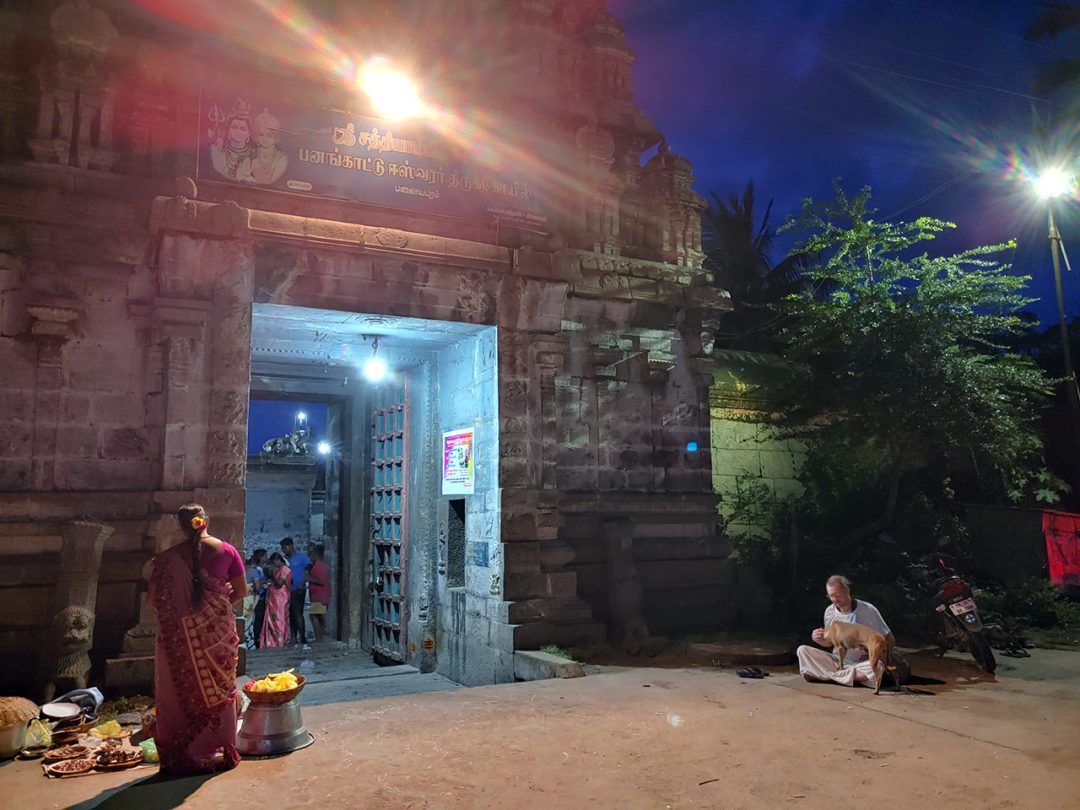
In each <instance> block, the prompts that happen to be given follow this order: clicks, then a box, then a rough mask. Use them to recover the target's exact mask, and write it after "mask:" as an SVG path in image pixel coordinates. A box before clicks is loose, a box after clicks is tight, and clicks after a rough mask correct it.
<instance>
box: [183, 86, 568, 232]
mask: <svg viewBox="0 0 1080 810" xmlns="http://www.w3.org/2000/svg"><path fill="white" fill-rule="evenodd" d="M200 120H201V122H202V126H201V127H200V129H201V133H200V135H201V139H202V141H201V145H200V148H199V161H198V171H197V175H198V177H199V179H202V180H214V181H217V182H225V183H238V184H241V185H246V186H254V187H257V188H270V189H278V190H281V191H292V192H298V193H301V194H313V195H316V196H319V197H334V198H338V199H344V200H352V201H354V202H360V203H366V204H370V205H381V206H387V207H390V208H397V209H404V210H408V211H418V212H423V213H429V214H436V215H440V216H450V217H456V218H459V219H470V220H478V221H484V222H493V221H495V220H498V221H500V222H505V223H508V224H514V225H518V226H520V227H523V228H528V229H529V230H535V231H543V232H547V231H549V230H550V227H549V224H548V216H547V214H546V212H545V211H544V207H543V206H542V205H541V203H540V200H539V198H538V195H537V189H536V186H535V184H534V183H530V182H529V178H527V177H525V176H523V175H524V173H523V172H522V170H521V167H519V166H516V165H501V166H485V165H480V164H478V163H475V162H471V161H469V160H468V159H467V158H466V156H465V153H464V152H463V150H462V149H461V148H455V147H454V146H452V145H451V144H449V143H448V142H447V141H446V139H445V138H441V137H438V136H437V135H434V134H432V133H431V132H430V130H426V129H425V128H424V127H423V126H422V125H420V124H417V123H412V124H409V123H401V124H394V123H392V122H388V121H383V120H380V119H377V118H368V117H365V116H361V115H353V114H351V113H345V112H341V111H338V110H328V109H323V108H319V107H301V106H297V105H293V104H285V103H280V102H275V101H273V100H270V99H257V98H250V97H247V98H243V97H236V96H229V95H226V94H216V95H215V94H207V93H205V92H204V93H203V95H202V101H201V110H200Z"/></svg>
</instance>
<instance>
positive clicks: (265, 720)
mask: <svg viewBox="0 0 1080 810" xmlns="http://www.w3.org/2000/svg"><path fill="white" fill-rule="evenodd" d="M314 741H315V738H314V737H313V736H312V735H311V733H310V732H309V731H308V730H307V727H306V726H305V725H304V720H303V718H302V717H301V716H300V705H299V703H297V701H296V699H295V698H294V699H293V700H290V701H288V702H287V703H281V704H271V703H251V704H249V705H248V707H247V711H246V712H245V713H244V722H243V725H242V726H241V727H240V733H239V734H238V735H237V736H236V750H237V751H239V752H240V753H241V754H243V755H245V756H255V757H265V756H274V755H275V754H287V753H289V752H290V751H297V750H299V749H301V748H306V747H307V746H309V745H311V743H313V742H314Z"/></svg>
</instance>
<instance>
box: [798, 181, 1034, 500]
mask: <svg viewBox="0 0 1080 810" xmlns="http://www.w3.org/2000/svg"><path fill="white" fill-rule="evenodd" d="M836 193H837V199H836V201H835V202H834V203H830V204H827V205H819V204H815V203H814V202H813V201H812V200H807V201H806V202H805V203H804V206H803V212H802V216H801V217H800V218H799V219H798V220H796V221H794V222H793V223H790V224H789V226H787V227H799V228H804V229H807V230H809V231H810V232H811V233H810V236H809V237H808V238H807V239H806V241H805V242H804V243H803V244H802V245H800V246H799V248H797V249H798V250H800V251H802V252H804V253H808V254H810V255H813V256H815V257H816V261H815V263H814V264H813V265H811V266H809V267H807V268H805V269H804V274H805V275H806V276H807V277H808V278H809V280H810V282H811V289H810V290H808V291H807V292H806V293H804V294H801V295H795V296H791V297H790V298H789V299H788V300H787V301H786V304H785V309H786V311H787V313H788V314H789V315H790V316H791V318H790V323H791V324H792V325H791V326H790V327H789V328H788V329H786V330H785V332H784V334H783V339H784V343H785V350H784V357H785V359H787V360H789V361H792V362H793V363H794V364H796V366H797V367H799V368H800V369H802V372H803V373H802V376H801V378H800V380H799V381H798V382H797V383H796V384H795V385H794V386H793V390H792V392H791V393H792V395H793V407H792V408H791V409H790V410H789V416H790V420H791V422H792V424H794V425H799V426H805V425H808V424H812V425H813V428H812V429H810V432H812V433H813V434H814V435H815V436H816V437H817V438H818V441H819V442H821V443H823V444H826V445H829V444H831V445H834V446H840V447H843V446H845V445H846V446H858V445H859V444H860V443H867V444H868V445H869V446H871V447H873V448H876V449H877V450H879V451H880V452H881V453H882V454H883V460H884V461H883V463H884V464H885V466H886V468H887V470H888V474H889V475H890V476H892V478H893V479H894V483H895V481H898V480H899V476H900V475H901V474H904V473H909V472H912V471H920V470H925V469H928V468H930V467H932V466H934V465H945V466H946V467H948V466H949V465H950V464H952V465H957V464H965V465H974V466H975V467H976V469H979V470H981V471H982V473H983V474H984V475H985V473H986V471H987V470H994V471H995V472H996V473H997V480H998V481H1000V482H1001V483H1002V484H1004V482H1005V481H1006V480H1011V479H1012V478H1013V477H1014V476H1015V475H1016V473H1017V471H1022V470H1024V469H1026V468H1030V466H1031V465H1032V464H1033V463H1034V459H1036V458H1037V457H1038V453H1039V450H1040V449H1041V442H1040V439H1039V436H1038V434H1037V432H1036V425H1035V422H1034V417H1035V416H1036V414H1037V410H1038V407H1039V405H1041V404H1042V402H1043V401H1044V400H1045V398H1046V397H1047V395H1048V393H1049V391H1050V381H1049V380H1048V378H1047V377H1046V375H1045V374H1044V373H1043V372H1042V371H1041V370H1040V369H1039V368H1038V367H1037V366H1036V365H1035V364H1034V363H1033V362H1032V361H1031V360H1030V358H1027V357H1023V356H1021V355H1018V354H1015V353H1011V352H1009V351H1007V350H1006V349H1005V348H1004V341H1005V339H1006V338H1007V337H1008V336H1010V335H1015V334H1017V333H1019V332H1021V331H1022V330H1024V329H1025V328H1026V327H1027V324H1026V323H1025V322H1024V321H1023V320H1022V319H1021V318H1020V317H1018V316H1017V312H1018V311H1019V310H1020V309H1021V308H1022V307H1023V306H1025V305H1026V304H1028V303H1030V302H1031V300H1032V299H1030V298H1027V297H1025V296H1024V295H1023V294H1022V289H1023V287H1024V286H1025V284H1026V282H1027V280H1028V279H1027V277H1025V276H1016V275H1012V274H1010V273H1009V272H1008V269H1009V266H1008V265H1007V264H1004V263H1002V262H1001V261H1000V260H999V258H998V257H999V256H1000V255H1001V254H1002V253H1003V252H1005V251H1008V250H1011V249H1012V247H1013V245H1012V243H1003V244H998V245H987V246H984V247H977V248H972V249H970V250H966V251H963V252H961V253H958V254H955V255H951V256H944V257H932V256H930V255H928V254H927V253H925V252H923V253H917V252H916V250H917V249H918V248H919V246H920V245H921V244H922V243H925V242H928V241H930V240H932V239H934V238H935V237H936V236H937V234H939V233H941V232H942V231H944V230H945V229H947V228H952V227H954V226H953V225H952V224H951V223H947V222H942V221H940V220H936V219H932V218H930V217H921V218H919V219H917V220H915V221H913V222H902V223H895V224H894V223H889V222H879V221H876V220H874V219H873V211H872V210H871V209H870V208H869V207H868V205H867V203H868V201H869V196H870V194H869V190H868V189H863V190H862V191H861V192H860V193H859V194H858V195H856V196H855V197H851V198H849V197H847V196H846V195H845V194H844V192H843V191H842V190H840V189H839V187H837V188H836ZM801 432H803V433H806V432H807V430H806V429H801ZM1002 488H1004V487H1002Z"/></svg>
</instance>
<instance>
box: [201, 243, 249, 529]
mask: <svg viewBox="0 0 1080 810" xmlns="http://www.w3.org/2000/svg"><path fill="white" fill-rule="evenodd" d="M211 244H219V245H221V248H222V249H221V250H220V251H217V250H215V251H213V253H216V254H218V255H217V256H215V259H216V262H215V263H216V264H217V265H218V266H219V267H220V270H221V272H220V273H219V274H218V275H217V276H216V278H215V284H214V297H213V305H212V310H211V320H210V331H211V339H210V347H211V355H210V385H211V388H210V402H209V408H210V411H209V433H208V437H207V438H208V442H207V446H206V458H207V465H206V466H207V471H208V475H207V478H206V486H207V490H208V491H207V494H206V496H205V498H206V501H207V503H206V507H207V509H208V510H210V514H211V516H212V518H213V521H214V527H215V533H216V534H217V536H219V537H221V538H222V539H226V540H228V541H229V542H231V543H232V544H233V545H235V546H236V547H237V548H240V549H241V550H242V549H243V546H244V504H245V491H244V478H245V476H246V474H247V423H248V400H249V398H250V396H251V301H252V295H253V288H254V278H255V262H254V255H253V253H252V251H251V248H250V246H245V245H240V244H237V243H211Z"/></svg>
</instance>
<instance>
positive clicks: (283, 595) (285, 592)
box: [259, 565, 292, 649]
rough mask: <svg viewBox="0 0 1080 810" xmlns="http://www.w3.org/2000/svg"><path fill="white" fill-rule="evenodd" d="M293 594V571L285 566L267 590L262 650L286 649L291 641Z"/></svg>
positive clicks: (275, 575)
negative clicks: (290, 622)
mask: <svg viewBox="0 0 1080 810" xmlns="http://www.w3.org/2000/svg"><path fill="white" fill-rule="evenodd" d="M291 594H292V571H290V570H289V566H287V565H283V566H281V568H279V569H278V570H277V573H275V574H274V579H273V581H272V582H271V583H270V587H268V588H267V589H266V616H265V618H264V619H263V630H262V638H261V639H260V640H259V644H260V645H261V647H262V648H264V649H265V648H267V647H284V646H285V645H286V644H287V643H288V641H289V596H290V595H291Z"/></svg>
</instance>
